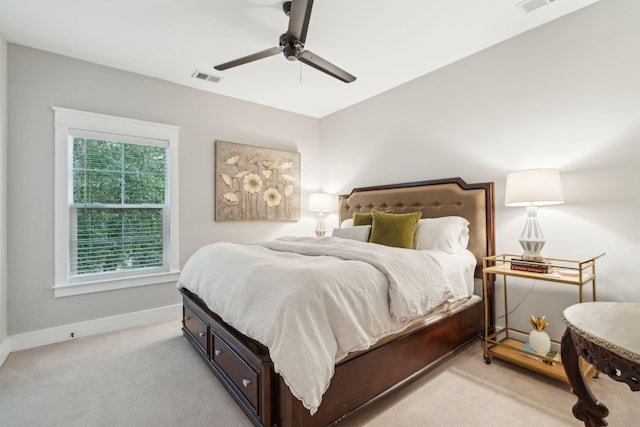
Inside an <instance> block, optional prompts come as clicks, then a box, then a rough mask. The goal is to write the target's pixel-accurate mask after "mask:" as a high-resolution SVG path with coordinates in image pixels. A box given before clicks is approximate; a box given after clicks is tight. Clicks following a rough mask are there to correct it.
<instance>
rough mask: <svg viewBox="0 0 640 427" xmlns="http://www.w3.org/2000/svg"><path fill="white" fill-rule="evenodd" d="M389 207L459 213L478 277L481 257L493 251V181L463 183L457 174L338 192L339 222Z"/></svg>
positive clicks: (433, 215)
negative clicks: (361, 213) (467, 235)
mask: <svg viewBox="0 0 640 427" xmlns="http://www.w3.org/2000/svg"><path fill="white" fill-rule="evenodd" d="M372 209H375V210H385V209H392V210H393V213H409V212H422V218H437V217H442V216H461V217H464V218H466V219H467V221H469V246H468V249H469V250H470V251H471V252H472V253H473V254H474V255H475V257H476V261H477V265H476V274H475V276H476V277H478V278H480V277H482V258H483V257H485V256H490V255H495V235H494V233H495V228H494V227H495V224H494V194H493V183H492V182H484V183H477V184H467V183H466V182H465V181H464V180H462V179H461V178H448V179H438V180H431V181H419V182H409V183H404V184H391V185H380V186H373V187H362V188H355V189H353V191H351V194H344V195H340V222H342V221H344V220H345V219H347V218H351V217H353V214H354V213H356V212H371V210H372Z"/></svg>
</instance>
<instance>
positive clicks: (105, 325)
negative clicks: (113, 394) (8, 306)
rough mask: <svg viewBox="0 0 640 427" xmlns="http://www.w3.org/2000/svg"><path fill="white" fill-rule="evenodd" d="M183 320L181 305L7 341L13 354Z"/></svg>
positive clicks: (53, 329) (0, 355)
mask: <svg viewBox="0 0 640 427" xmlns="http://www.w3.org/2000/svg"><path fill="white" fill-rule="evenodd" d="M181 317H182V304H175V305H169V306H166V307H159V308H154V309H151V310H143V311H136V312H134V313H127V314H120V315H118V316H111V317H103V318H101V319H95V320H88V321H86V322H80V323H72V324H69V325H63V326H57V327H55V328H48V329H41V330H38V331H32V332H25V333H23V334H17V335H11V336H9V337H8V338H7V339H5V340H4V341H9V345H8V347H9V351H11V352H14V351H20V350H26V349H29V348H34V347H40V346H42V345H48V344H54V343H57V342H62V341H68V340H72V339H74V338H79V337H86V336H89V335H96V334H102V333H104V332H112V331H118V330H120V329H126V328H131V327H135V326H142V325H148V324H151V323H158V322H164V321H169V320H179V319H180V318H181ZM2 349H3V347H2V345H0V360H2V358H1V357H2V354H3V353H2ZM9 351H8V352H7V354H8V353H9Z"/></svg>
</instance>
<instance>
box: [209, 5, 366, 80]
mask: <svg viewBox="0 0 640 427" xmlns="http://www.w3.org/2000/svg"><path fill="white" fill-rule="evenodd" d="M312 6H313V0H292V1H285V2H284V3H283V4H282V10H283V11H284V13H285V14H286V15H287V16H288V17H289V28H288V29H287V32H286V33H284V34H282V35H281V36H280V42H279V44H278V46H277V47H272V48H270V49H266V50H263V51H260V52H256V53H254V54H251V55H247V56H243V57H242V58H238V59H234V60H233V61H229V62H225V63H224V64H220V65H216V66H215V67H213V68H215V69H216V70H218V71H222V70H226V69H228V68H232V67H237V66H238V65H242V64H246V63H248V62H253V61H257V60H258V59H263V58H268V57H269V56H273V55H277V54H278V53H281V52H282V54H283V55H284V56H285V58H287V59H288V60H289V61H295V60H299V61H300V62H302V63H304V64H307V65H309V66H311V67H313V68H315V69H317V70H320V71H322V72H323V73H327V74H329V75H330V76H332V77H335V78H336V79H338V80H342V81H343V82H345V83H351V82H352V81H354V80H355V79H356V78H355V76H352V75H351V74H349V73H347V72H346V71H344V70H343V69H341V68H339V67H337V66H335V65H334V64H332V63H330V62H329V61H327V60H325V59H323V58H321V57H319V56H318V55H316V54H315V53H312V52H310V51H308V50H304V42H305V40H306V38H307V28H308V27H309V19H310V18H311V8H312Z"/></svg>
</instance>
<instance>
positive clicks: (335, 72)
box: [298, 50, 356, 83]
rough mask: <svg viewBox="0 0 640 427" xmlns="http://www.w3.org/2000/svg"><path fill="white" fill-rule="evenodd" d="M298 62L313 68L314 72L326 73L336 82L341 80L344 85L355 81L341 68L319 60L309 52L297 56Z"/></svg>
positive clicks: (324, 60) (353, 77)
mask: <svg viewBox="0 0 640 427" xmlns="http://www.w3.org/2000/svg"><path fill="white" fill-rule="evenodd" d="M298 60H299V61H300V62H303V63H305V64H307V65H309V66H311V67H313V68H315V69H316V70H320V71H322V72H323V73H327V74H329V75H330V76H332V77H335V78H336V79H338V80H342V81H343V82H345V83H351V82H352V81H354V80H355V79H356V78H355V76H352V75H351V74H349V73H347V72H346V71H344V70H343V69H342V68H339V67H337V66H335V65H333V64H332V63H331V62H329V61H327V60H326V59H322V58H320V57H319V56H318V55H316V54H315V53H312V52H309V51H308V50H305V51H304V52H302V53H301V54H300V55H299V56H298Z"/></svg>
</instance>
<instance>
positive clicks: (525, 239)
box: [504, 169, 564, 261]
mask: <svg viewBox="0 0 640 427" xmlns="http://www.w3.org/2000/svg"><path fill="white" fill-rule="evenodd" d="M563 202H564V197H563V194H562V182H561V180H560V171H558V170H556V169H529V170H523V171H517V172H511V173H509V174H507V184H506V188H505V196H504V204H505V206H526V207H527V221H526V222H525V224H524V229H523V230H522V234H521V235H520V245H521V246H522V249H524V252H523V254H522V258H523V259H526V260H530V261H543V260H544V258H543V257H542V255H541V254H540V251H541V250H542V247H543V246H544V244H545V243H546V241H545V240H544V235H543V234H542V229H541V228H540V224H539V223H538V206H544V205H557V204H560V203H563Z"/></svg>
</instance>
